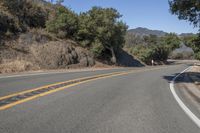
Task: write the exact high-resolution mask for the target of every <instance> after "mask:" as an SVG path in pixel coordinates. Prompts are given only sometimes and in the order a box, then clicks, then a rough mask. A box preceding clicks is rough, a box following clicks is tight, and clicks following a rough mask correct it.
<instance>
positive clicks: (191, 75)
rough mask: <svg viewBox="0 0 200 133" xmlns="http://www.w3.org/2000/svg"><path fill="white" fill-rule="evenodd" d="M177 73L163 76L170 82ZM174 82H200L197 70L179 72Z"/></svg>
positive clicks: (199, 74)
mask: <svg viewBox="0 0 200 133" xmlns="http://www.w3.org/2000/svg"><path fill="white" fill-rule="evenodd" d="M178 74H179V73H175V74H173V75H167V76H163V78H164V79H165V80H167V81H168V82H171V81H172V80H173V78H174V77H175V76H176V75H178ZM175 82H176V83H194V82H200V73H199V72H185V73H183V74H181V75H180V76H179V77H178V78H176V81H175Z"/></svg>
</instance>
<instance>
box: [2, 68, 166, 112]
mask: <svg viewBox="0 0 200 133" xmlns="http://www.w3.org/2000/svg"><path fill="white" fill-rule="evenodd" d="M161 68H164V67H161ZM156 69H160V68H151V69H145V70H144V69H143V70H128V71H121V72H113V73H107V74H100V75H95V76H90V77H84V78H78V79H73V80H68V81H65V82H59V83H55V84H50V85H46V86H42V87H39V88H35V89H30V90H27V91H22V92H18V93H14V94H11V95H7V96H3V97H0V110H5V109H8V108H11V107H13V106H15V105H18V104H21V103H24V102H27V101H30V100H32V99H35V98H38V97H42V96H45V95H48V94H51V93H54V92H57V91H60V90H64V89H67V88H69V87H72V86H75V85H78V84H81V83H86V82H89V81H93V80H97V79H103V78H108V77H114V76H120V75H126V74H130V73H136V72H144V71H150V70H156Z"/></svg>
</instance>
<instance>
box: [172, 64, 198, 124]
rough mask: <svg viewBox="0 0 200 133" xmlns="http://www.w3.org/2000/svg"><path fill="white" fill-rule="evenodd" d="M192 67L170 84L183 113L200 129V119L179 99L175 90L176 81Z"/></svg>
mask: <svg viewBox="0 0 200 133" xmlns="http://www.w3.org/2000/svg"><path fill="white" fill-rule="evenodd" d="M190 68H191V67H188V68H187V69H185V70H184V71H182V72H181V73H179V74H178V75H177V76H176V77H174V78H173V79H172V81H171V82H170V90H171V92H172V94H173V96H174V98H175V99H176V101H177V102H178V104H179V106H180V107H181V108H182V109H183V111H184V112H185V113H186V114H187V115H188V116H189V117H190V118H191V119H192V121H193V122H194V123H195V124H196V125H197V126H198V127H199V128H200V119H199V118H198V117H197V116H196V115H195V114H194V113H192V111H191V110H190V109H189V108H188V107H187V106H186V105H185V104H184V103H183V101H182V100H181V99H180V98H179V96H178V95H177V93H176V91H175V88H174V82H175V80H176V79H177V78H178V77H179V76H180V75H181V74H183V73H184V72H185V71H187V70H189V69H190Z"/></svg>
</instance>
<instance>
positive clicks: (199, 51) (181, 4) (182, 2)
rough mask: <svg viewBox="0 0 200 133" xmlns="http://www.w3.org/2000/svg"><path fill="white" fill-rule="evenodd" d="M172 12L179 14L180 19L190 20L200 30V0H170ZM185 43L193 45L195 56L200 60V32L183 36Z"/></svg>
mask: <svg viewBox="0 0 200 133" xmlns="http://www.w3.org/2000/svg"><path fill="white" fill-rule="evenodd" d="M169 5H170V10H171V13H172V14H174V15H177V16H178V18H179V19H180V20H188V21H189V22H191V23H192V24H193V25H194V26H195V27H198V28H199V30H200V20H199V16H200V2H199V0H170V1H169ZM183 39H184V41H185V43H186V44H187V45H188V46H190V47H192V49H193V50H194V52H195V57H196V58H197V59H199V60H200V33H199V34H198V36H190V37H187V38H183Z"/></svg>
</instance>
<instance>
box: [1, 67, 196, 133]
mask: <svg viewBox="0 0 200 133" xmlns="http://www.w3.org/2000/svg"><path fill="white" fill-rule="evenodd" d="M185 68H187V66H186V65H174V66H168V67H159V68H158V69H155V70H150V68H139V69H136V70H141V71H140V72H135V73H134V72H133V73H129V74H127V75H121V76H114V77H108V78H103V79H98V80H93V81H90V82H86V83H83V84H79V85H76V86H73V87H70V88H67V89H65V90H61V91H58V92H55V93H51V94H49V95H46V96H43V97H39V98H36V99H32V100H30V101H27V102H25V103H22V104H18V105H16V106H14V107H12V108H9V109H6V110H2V111H0V133H199V132H200V129H199V128H198V127H197V126H196V125H195V124H194V123H193V121H192V120H190V118H189V117H188V116H187V115H186V114H185V113H184V111H183V110H182V109H181V108H180V107H179V106H178V104H177V102H176V101H175V99H174V97H173V95H172V93H171V91H170V89H169V80H171V78H173V76H174V74H176V73H178V72H181V71H182V70H184V69H185ZM129 69H130V68H129ZM148 69H149V70H148ZM124 70H128V69H126V68H123V69H113V70H102V71H91V72H89V71H88V72H72V73H55V74H53V73H51V74H43V75H30V76H22V77H7V78H3V77H0V97H2V96H5V95H9V94H13V93H16V92H20V91H24V90H27V89H32V88H36V87H39V86H43V85H47V84H51V83H55V82H60V81H66V80H70V79H75V78H80V77H86V76H92V75H97V74H103V73H110V72H118V71H124ZM143 70H145V71H143Z"/></svg>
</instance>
